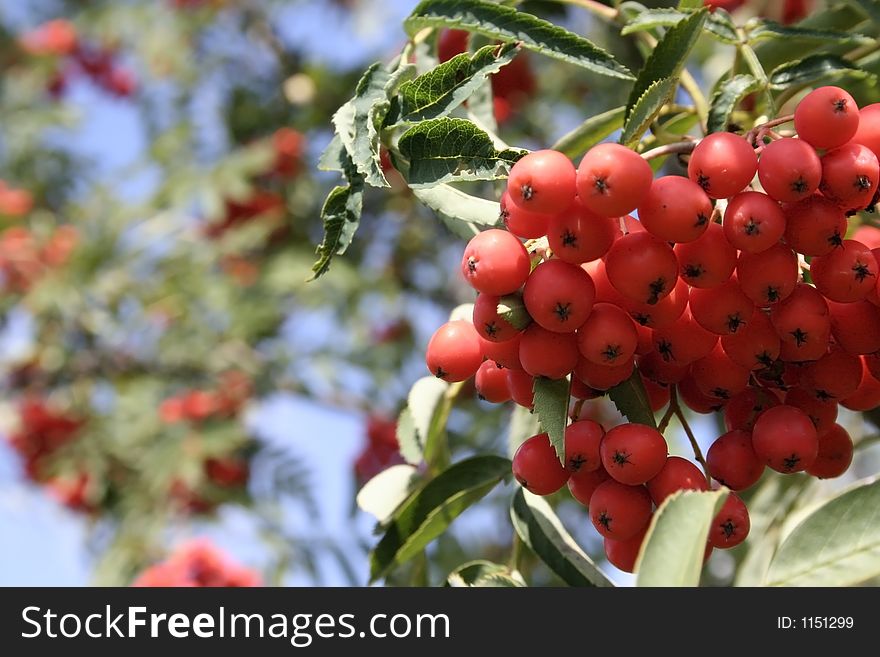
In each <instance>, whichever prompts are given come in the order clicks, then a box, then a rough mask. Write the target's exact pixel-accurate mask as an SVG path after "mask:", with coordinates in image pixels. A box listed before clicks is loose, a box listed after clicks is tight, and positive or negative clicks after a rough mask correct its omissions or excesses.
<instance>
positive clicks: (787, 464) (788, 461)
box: [782, 454, 801, 472]
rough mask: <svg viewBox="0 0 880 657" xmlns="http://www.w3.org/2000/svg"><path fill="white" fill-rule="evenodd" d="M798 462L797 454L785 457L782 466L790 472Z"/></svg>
mask: <svg viewBox="0 0 880 657" xmlns="http://www.w3.org/2000/svg"><path fill="white" fill-rule="evenodd" d="M800 461H801V457H800V456H798V455H797V454H792V455H791V456H787V457H786V458H784V459H782V465H783V467H784V468H785V469H786V470H787V471H788V472H791V471H792V470H794V469H795V468H796V467H797V464H798V463H800Z"/></svg>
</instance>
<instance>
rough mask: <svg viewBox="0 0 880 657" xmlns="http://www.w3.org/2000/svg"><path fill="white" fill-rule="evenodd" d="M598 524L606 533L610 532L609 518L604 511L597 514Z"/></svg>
mask: <svg viewBox="0 0 880 657" xmlns="http://www.w3.org/2000/svg"><path fill="white" fill-rule="evenodd" d="M599 524H600V525H602V526H603V527H604V528H605V530H606V531H609V532H610V531H611V516H609V515H608V513H606V512H605V511H603V512H602V513H600V514H599Z"/></svg>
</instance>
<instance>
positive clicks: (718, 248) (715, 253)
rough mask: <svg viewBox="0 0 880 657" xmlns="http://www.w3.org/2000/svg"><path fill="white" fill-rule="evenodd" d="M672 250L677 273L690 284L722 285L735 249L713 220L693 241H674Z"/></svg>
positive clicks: (729, 270) (701, 286)
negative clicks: (681, 242)
mask: <svg viewBox="0 0 880 657" xmlns="http://www.w3.org/2000/svg"><path fill="white" fill-rule="evenodd" d="M781 212H782V211H781V210H780V213H781ZM780 235H781V231H780ZM674 251H675V257H676V258H678V264H679V276H681V280H683V281H685V282H686V283H687V284H688V285H691V286H692V287H699V288H710V287H716V286H718V285H721V284H722V283H724V282H726V281H727V280H728V279H729V278H730V275H731V274H732V273H733V269H734V267H735V266H736V249H735V248H734V247H733V246H731V244H730V243H729V242H728V241H727V238H726V237H725V236H724V229H723V228H722V227H721V225H720V224H716V223H710V224H709V227H708V228H707V229H706V232H705V233H703V234H702V236H700V237H699V238H698V239H696V240H694V241H693V242H687V243H684V244H676V245H675V248H674ZM670 296H671V295H670ZM667 298H668V297H667Z"/></svg>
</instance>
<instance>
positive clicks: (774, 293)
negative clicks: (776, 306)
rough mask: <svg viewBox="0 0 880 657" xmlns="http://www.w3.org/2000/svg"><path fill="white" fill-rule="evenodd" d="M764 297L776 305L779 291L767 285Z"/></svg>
mask: <svg viewBox="0 0 880 657" xmlns="http://www.w3.org/2000/svg"><path fill="white" fill-rule="evenodd" d="M764 296H765V297H767V301H768V302H770V303H776V302H777V301H779V290H778V289H776V288H775V287H773V286H772V285H768V286H767V289H766V290H765V291H764Z"/></svg>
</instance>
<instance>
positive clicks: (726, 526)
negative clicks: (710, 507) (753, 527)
mask: <svg viewBox="0 0 880 657" xmlns="http://www.w3.org/2000/svg"><path fill="white" fill-rule="evenodd" d="M718 527H719V528H720V529H721V532H722V533H723V534H724V538H726V539H730V538H732V537H733V535H734V534H736V525H734V524H733V521H732V520H731V519H730V518H728V519H727V520H725V521H724V522H722V523H721V524H720V525H718Z"/></svg>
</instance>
